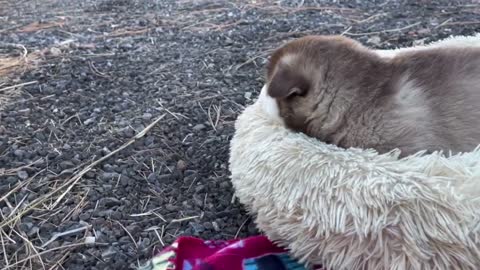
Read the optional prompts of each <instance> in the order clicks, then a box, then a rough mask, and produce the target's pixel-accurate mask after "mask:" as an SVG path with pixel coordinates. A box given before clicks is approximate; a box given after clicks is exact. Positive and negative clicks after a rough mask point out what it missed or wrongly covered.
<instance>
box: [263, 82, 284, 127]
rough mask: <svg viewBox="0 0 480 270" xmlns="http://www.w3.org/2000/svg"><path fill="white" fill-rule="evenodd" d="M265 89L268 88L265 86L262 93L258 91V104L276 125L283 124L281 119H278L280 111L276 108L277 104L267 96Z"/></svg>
mask: <svg viewBox="0 0 480 270" xmlns="http://www.w3.org/2000/svg"><path fill="white" fill-rule="evenodd" d="M267 87H268V86H267V85H266V84H265V85H264V86H263V87H262V91H260V96H259V97H258V103H259V104H260V106H261V108H262V109H263V110H264V112H265V113H266V115H268V116H269V117H270V119H272V120H274V121H276V122H278V123H284V122H283V119H282V118H281V117H280V109H279V108H278V103H277V101H276V100H275V99H274V98H273V97H271V96H269V95H268V93H267Z"/></svg>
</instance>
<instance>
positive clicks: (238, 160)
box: [229, 35, 480, 270]
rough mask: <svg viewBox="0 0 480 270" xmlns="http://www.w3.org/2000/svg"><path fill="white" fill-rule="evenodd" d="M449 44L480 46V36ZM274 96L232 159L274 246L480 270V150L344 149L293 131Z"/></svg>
mask: <svg viewBox="0 0 480 270" xmlns="http://www.w3.org/2000/svg"><path fill="white" fill-rule="evenodd" d="M455 40H457V41H458V42H455ZM444 42H445V43H444V44H445V46H450V45H451V44H455V46H458V45H459V44H463V43H462V42H466V43H465V44H467V43H468V44H477V45H478V46H480V35H477V36H475V37H471V38H465V37H458V38H454V39H450V40H447V41H444ZM435 44H436V45H435V46H439V44H441V43H435ZM264 89H265V87H264ZM262 92H264V91H262ZM265 100H268V99H267V98H265V95H263V96H262V95H261V97H260V99H259V100H258V102H256V103H255V104H253V105H252V106H249V107H248V108H246V109H245V111H244V112H243V113H242V114H241V115H240V116H239V118H238V120H237V122H236V125H235V127H236V132H235V135H234V137H233V139H232V141H231V154H230V161H229V162H230V170H231V173H232V176H231V177H232V183H233V185H234V187H235V192H236V196H237V197H238V198H239V199H240V202H241V203H243V204H244V205H245V206H246V207H247V209H248V210H249V211H250V212H251V213H252V214H254V216H255V221H256V224H257V226H258V228H259V229H260V230H262V231H264V232H265V233H266V235H267V236H268V237H269V238H270V239H271V240H273V241H275V242H278V243H279V244H281V245H283V246H286V247H288V248H289V249H290V250H291V253H292V255H294V256H295V257H297V258H299V259H301V261H303V262H308V263H322V264H324V266H326V268H327V269H332V270H347V269H348V270H362V269H376V270H380V269H392V270H413V269H421V270H422V269H425V270H427V269H438V270H440V269H442V270H443V269H472V270H473V269H479V268H480V149H476V150H474V149H472V152H470V153H466V154H462V155H456V156H452V157H445V156H443V155H441V154H439V153H434V154H431V155H426V156H419V155H415V156H412V157H409V158H405V159H398V158H397V156H396V153H389V154H384V155H379V154H377V153H376V152H375V151H373V150H361V149H348V150H344V149H341V148H338V147H335V146H333V145H328V144H325V143H322V142H320V141H318V140H316V139H314V138H310V137H308V136H306V135H303V134H301V133H294V132H291V131H289V130H288V129H286V128H285V127H284V125H283V124H282V123H281V122H279V121H276V120H273V119H272V115H273V116H275V113H274V112H275V109H272V108H275V107H274V106H270V105H268V104H269V103H268V101H265ZM269 106H270V107H269ZM266 108H268V109H266ZM275 117H276V116H275ZM275 117H274V118H275Z"/></svg>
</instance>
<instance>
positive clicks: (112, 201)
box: [99, 197, 121, 208]
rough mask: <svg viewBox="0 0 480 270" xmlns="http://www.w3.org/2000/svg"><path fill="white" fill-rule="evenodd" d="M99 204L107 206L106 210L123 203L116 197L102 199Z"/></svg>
mask: <svg viewBox="0 0 480 270" xmlns="http://www.w3.org/2000/svg"><path fill="white" fill-rule="evenodd" d="M99 204H100V205H103V206H105V207H106V208H111V207H113V206H117V205H120V204H121V201H120V200H119V199H117V198H114V197H107V198H103V199H100V202H99Z"/></svg>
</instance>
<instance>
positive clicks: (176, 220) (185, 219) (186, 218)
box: [170, 216, 198, 223]
mask: <svg viewBox="0 0 480 270" xmlns="http://www.w3.org/2000/svg"><path fill="white" fill-rule="evenodd" d="M196 218H198V216H193V217H185V218H179V219H172V221H170V223H178V222H182V221H187V220H191V219H196Z"/></svg>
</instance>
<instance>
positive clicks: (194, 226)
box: [190, 222, 205, 235]
mask: <svg viewBox="0 0 480 270" xmlns="http://www.w3.org/2000/svg"><path fill="white" fill-rule="evenodd" d="M190 226H191V227H192V229H193V232H194V233H195V234H196V235H199V234H200V233H202V232H204V231H205V227H203V225H201V224H198V223H194V222H190Z"/></svg>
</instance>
